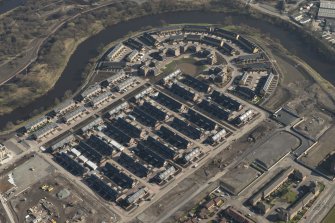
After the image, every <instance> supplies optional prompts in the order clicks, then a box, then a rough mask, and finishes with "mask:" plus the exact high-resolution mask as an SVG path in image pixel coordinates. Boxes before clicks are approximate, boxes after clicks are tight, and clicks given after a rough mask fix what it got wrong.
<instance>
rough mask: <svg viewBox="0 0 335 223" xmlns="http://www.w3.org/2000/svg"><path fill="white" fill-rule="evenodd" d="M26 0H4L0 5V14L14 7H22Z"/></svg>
mask: <svg viewBox="0 0 335 223" xmlns="http://www.w3.org/2000/svg"><path fill="white" fill-rule="evenodd" d="M26 1H27V0H4V1H3V2H2V3H0V14H3V13H6V12H8V11H10V10H12V9H15V8H16V7H18V6H20V5H23V4H24V3H25V2H26Z"/></svg>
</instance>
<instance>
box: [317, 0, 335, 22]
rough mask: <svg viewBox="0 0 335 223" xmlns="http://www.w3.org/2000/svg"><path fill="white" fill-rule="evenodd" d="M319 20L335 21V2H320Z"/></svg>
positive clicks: (321, 0) (322, 0)
mask: <svg viewBox="0 0 335 223" xmlns="http://www.w3.org/2000/svg"><path fill="white" fill-rule="evenodd" d="M318 19H335V2H334V1H324V0H320V8H319V12H318Z"/></svg>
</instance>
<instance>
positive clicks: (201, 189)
mask: <svg viewBox="0 0 335 223" xmlns="http://www.w3.org/2000/svg"><path fill="white" fill-rule="evenodd" d="M258 111H260V110H258ZM266 117H267V115H266V113H265V112H261V117H259V118H258V121H257V122H255V121H254V122H253V123H252V124H251V125H249V126H246V127H245V128H244V129H243V130H242V131H240V132H238V133H236V134H235V135H233V136H231V137H230V138H229V139H228V140H227V145H228V144H231V142H232V141H234V140H236V139H238V138H240V137H241V136H242V135H244V134H245V133H246V132H248V131H249V130H251V129H252V128H254V127H255V126H256V125H258V124H259V123H260V122H261V121H263V120H264V119H265V118H266ZM221 151H222V149H218V150H217V151H216V152H215V153H212V154H211V156H210V157H209V158H213V157H215V156H216V155H217V154H218V153H219V152H221ZM252 152H253V150H247V151H246V152H245V153H243V154H242V155H240V156H239V157H238V158H237V159H236V160H234V161H233V162H232V163H231V164H229V165H228V166H227V167H226V169H225V170H224V171H222V172H219V173H218V174H216V175H215V176H214V177H212V178H211V179H209V180H208V181H207V182H206V183H205V184H203V185H202V186H201V187H200V188H199V189H198V190H196V191H195V192H194V193H192V194H191V195H190V196H188V197H187V198H185V199H184V200H183V202H181V203H179V204H178V205H176V206H175V207H174V208H173V209H171V210H169V211H168V212H167V213H165V214H164V215H163V216H160V219H159V220H158V221H157V223H162V222H164V221H165V220H166V219H168V218H169V217H170V216H172V215H173V214H174V213H175V212H177V211H178V210H179V209H180V208H182V207H183V206H184V205H185V204H186V203H188V202H190V201H191V200H192V199H193V198H194V197H196V196H197V195H198V194H199V193H201V191H203V190H204V189H206V188H207V187H208V185H209V184H210V183H211V182H214V181H216V180H218V179H220V178H221V177H222V176H223V175H224V174H226V173H227V172H228V171H229V170H230V169H231V168H233V167H234V166H236V164H238V163H240V162H241V161H242V160H244V159H245V158H246V157H247V156H248V155H249V154H250V153H252ZM207 160H208V159H207Z"/></svg>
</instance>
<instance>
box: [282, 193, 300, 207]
mask: <svg viewBox="0 0 335 223" xmlns="http://www.w3.org/2000/svg"><path fill="white" fill-rule="evenodd" d="M281 200H282V201H285V202H286V203H289V204H292V203H294V202H295V201H296V200H297V193H296V192H294V191H292V190H287V191H286V193H284V194H283V195H282V196H281Z"/></svg>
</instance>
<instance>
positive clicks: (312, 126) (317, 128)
mask: <svg viewBox="0 0 335 223" xmlns="http://www.w3.org/2000/svg"><path fill="white" fill-rule="evenodd" d="M304 118H305V120H304V121H303V122H302V123H300V124H299V125H298V126H296V129H297V130H298V131H300V132H302V133H303V134H305V135H308V136H310V137H312V138H314V139H317V138H319V136H320V135H321V134H322V133H324V131H326V130H327V129H328V128H329V127H330V126H331V122H332V118H331V117H330V116H329V115H327V114H325V113H323V112H321V111H318V110H316V111H314V112H311V113H310V114H307V116H305V117H304Z"/></svg>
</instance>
